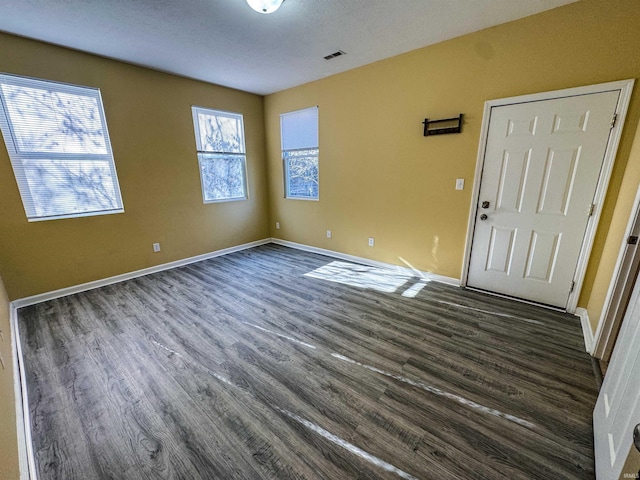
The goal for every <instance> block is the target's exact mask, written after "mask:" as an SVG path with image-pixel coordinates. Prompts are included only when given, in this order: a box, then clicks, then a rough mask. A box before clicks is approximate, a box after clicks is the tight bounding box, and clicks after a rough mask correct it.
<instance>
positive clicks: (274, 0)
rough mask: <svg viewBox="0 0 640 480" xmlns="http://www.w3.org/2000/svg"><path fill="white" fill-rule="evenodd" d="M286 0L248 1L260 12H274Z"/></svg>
mask: <svg viewBox="0 0 640 480" xmlns="http://www.w3.org/2000/svg"><path fill="white" fill-rule="evenodd" d="M282 2H284V0H247V3H248V4H249V6H250V7H251V8H253V9H254V10H255V11H256V12H258V13H265V14H267V13H273V12H275V11H276V10H278V9H279V8H280V5H282Z"/></svg>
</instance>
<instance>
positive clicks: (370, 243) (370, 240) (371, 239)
mask: <svg viewBox="0 0 640 480" xmlns="http://www.w3.org/2000/svg"><path fill="white" fill-rule="evenodd" d="M373 243H374V240H373V237H369V246H370V247H373Z"/></svg>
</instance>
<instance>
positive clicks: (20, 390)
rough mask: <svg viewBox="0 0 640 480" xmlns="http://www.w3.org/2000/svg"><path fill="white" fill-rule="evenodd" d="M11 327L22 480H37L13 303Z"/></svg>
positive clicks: (10, 316)
mask: <svg viewBox="0 0 640 480" xmlns="http://www.w3.org/2000/svg"><path fill="white" fill-rule="evenodd" d="M9 326H10V330H11V354H12V357H13V358H12V360H13V392H14V395H15V406H16V431H17V434H18V462H19V468H20V480H36V478H37V475H36V464H35V457H34V455H33V443H32V442H31V420H30V418H31V417H30V415H29V402H28V401H27V379H26V377H25V373H24V364H23V360H22V359H23V357H22V346H21V343H20V332H19V330H18V312H17V308H16V306H15V305H14V304H13V303H11V304H9Z"/></svg>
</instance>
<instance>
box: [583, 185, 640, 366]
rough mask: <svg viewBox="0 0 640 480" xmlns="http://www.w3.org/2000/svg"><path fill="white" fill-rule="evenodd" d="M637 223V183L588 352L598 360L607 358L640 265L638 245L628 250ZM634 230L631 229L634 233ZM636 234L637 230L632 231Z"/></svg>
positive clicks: (639, 215) (639, 195) (639, 205)
mask: <svg viewBox="0 0 640 480" xmlns="http://www.w3.org/2000/svg"><path fill="white" fill-rule="evenodd" d="M639 225H640V186H639V187H638V191H637V193H636V198H635V200H634V201H633V207H632V210H631V215H630V216H629V221H628V223H627V228H626V229H625V232H624V237H622V243H621V245H620V251H619V252H618V258H617V260H616V265H615V267H614V271H613V274H612V276H611V282H610V283H609V289H608V290H607V296H606V298H605V301H604V308H603V310H602V314H601V315H600V319H599V320H598V326H597V327H596V332H595V335H594V339H595V343H594V346H593V349H592V351H590V352H589V353H590V354H591V355H593V356H594V357H596V358H599V359H600V360H604V361H607V362H608V361H609V359H610V357H611V353H612V351H613V347H614V345H615V340H616V337H617V332H618V330H619V329H620V328H621V325H622V320H623V318H624V314H625V312H626V310H627V305H628V304H629V300H630V299H631V293H632V291H633V287H634V284H635V281H636V273H637V271H638V265H639V264H640V248H637V247H636V248H634V249H632V251H629V250H628V245H627V238H629V236H630V235H633V234H634V233H636V232H637V231H638V226H639ZM634 231H635V232H634ZM636 234H637V233H636Z"/></svg>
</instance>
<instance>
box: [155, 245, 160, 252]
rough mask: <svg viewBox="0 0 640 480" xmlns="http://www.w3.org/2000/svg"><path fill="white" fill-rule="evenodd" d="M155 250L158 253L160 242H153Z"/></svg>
mask: <svg viewBox="0 0 640 480" xmlns="http://www.w3.org/2000/svg"><path fill="white" fill-rule="evenodd" d="M153 251H154V252H156V253H157V252H159V251H160V244H159V243H154V244H153Z"/></svg>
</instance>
